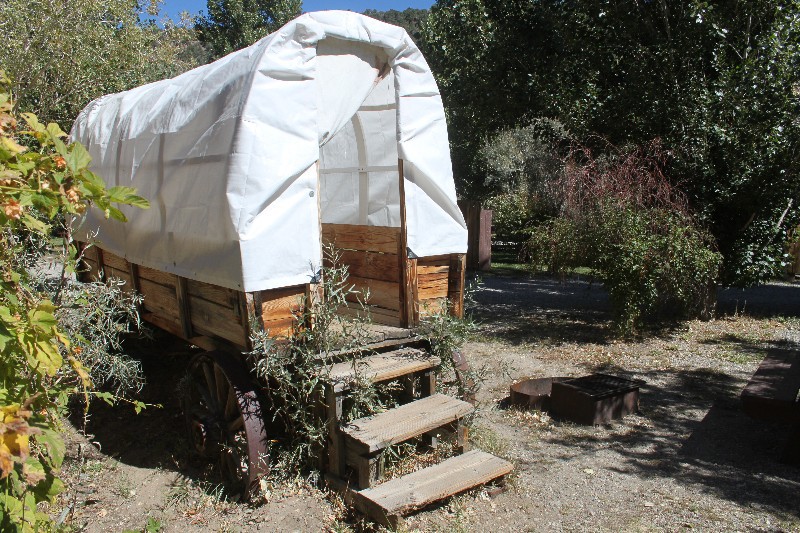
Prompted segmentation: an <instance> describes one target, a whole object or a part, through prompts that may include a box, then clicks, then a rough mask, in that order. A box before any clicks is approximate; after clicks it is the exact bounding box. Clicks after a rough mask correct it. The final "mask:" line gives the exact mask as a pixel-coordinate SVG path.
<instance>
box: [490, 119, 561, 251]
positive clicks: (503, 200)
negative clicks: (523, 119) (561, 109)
mask: <svg viewBox="0 0 800 533" xmlns="http://www.w3.org/2000/svg"><path fill="white" fill-rule="evenodd" d="M568 139H569V133H568V132H567V131H566V130H565V129H564V127H563V126H562V125H561V123H559V122H558V121H555V120H551V119H546V118H537V119H534V120H532V121H531V122H530V123H529V124H528V125H526V126H521V127H518V128H512V129H507V130H502V131H500V132H498V133H497V134H495V135H494V136H493V137H491V138H490V139H489V140H488V141H487V142H486V143H485V144H484V146H483V148H482V149H481V152H480V156H481V159H482V161H483V163H484V165H485V168H486V185H487V186H489V187H491V188H493V189H495V190H496V191H498V192H496V193H495V194H494V195H492V196H490V197H489V198H488V200H487V201H486V207H487V208H488V209H491V210H492V211H493V213H492V227H493V231H494V235H493V240H495V241H500V242H503V243H513V244H514V245H516V246H517V247H519V245H521V244H522V243H523V242H525V241H526V240H527V239H528V237H529V236H530V228H531V226H532V225H533V224H535V223H538V222H541V221H542V220H545V219H547V218H549V217H551V216H553V215H554V214H556V212H557V210H558V204H557V196H556V194H555V191H553V188H552V185H553V183H554V181H555V180H556V179H557V178H558V177H559V176H560V175H561V173H562V172H563V167H564V163H563V160H562V157H561V155H560V154H559V151H560V150H562V149H563V148H562V147H563V145H565V144H566V141H567V140H568Z"/></svg>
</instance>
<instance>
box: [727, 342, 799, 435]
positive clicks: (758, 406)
mask: <svg viewBox="0 0 800 533" xmlns="http://www.w3.org/2000/svg"><path fill="white" fill-rule="evenodd" d="M799 391H800V354H798V353H797V352H795V351H792V350H778V349H773V350H771V351H770V352H769V353H768V355H767V356H766V357H765V358H764V360H763V361H762V362H761V364H760V365H759V366H758V369H757V370H756V371H755V373H753V376H752V377H751V378H750V381H749V382H748V383H747V386H745V388H744V390H743V391H742V394H741V398H742V406H743V407H744V411H745V412H746V413H747V414H748V415H750V416H751V417H753V418H756V419H763V420H773V421H778V422H797V421H800V403H798V401H797V397H798V392H799Z"/></svg>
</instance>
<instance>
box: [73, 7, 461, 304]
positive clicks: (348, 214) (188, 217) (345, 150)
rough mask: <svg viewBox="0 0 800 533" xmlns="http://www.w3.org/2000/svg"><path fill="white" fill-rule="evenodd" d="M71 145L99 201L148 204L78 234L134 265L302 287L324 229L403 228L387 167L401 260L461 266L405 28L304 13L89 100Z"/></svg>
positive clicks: (432, 124)
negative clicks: (199, 60)
mask: <svg viewBox="0 0 800 533" xmlns="http://www.w3.org/2000/svg"><path fill="white" fill-rule="evenodd" d="M72 137H73V139H74V140H77V141H80V142H81V143H83V144H84V145H86V146H87V148H88V149H89V152H90V154H91V155H92V158H93V162H92V168H93V170H94V171H95V172H97V173H98V174H99V175H100V176H102V177H103V178H104V179H105V181H106V183H107V184H108V185H109V186H112V185H127V186H132V187H135V188H137V189H138V193H139V194H140V195H142V196H144V197H145V198H148V199H149V200H150V202H151V205H152V207H151V208H150V209H149V210H144V211H142V210H138V209H134V208H124V209H123V211H124V212H125V214H126V216H127V217H128V218H129V221H128V222H127V223H125V224H122V223H118V222H115V221H107V220H103V219H102V217H101V216H98V215H96V214H94V215H91V216H89V218H88V219H87V221H86V223H85V225H84V226H83V227H82V231H83V232H84V235H85V237H86V238H90V236H92V235H94V234H95V233H96V236H95V237H94V238H93V240H95V241H97V242H98V243H100V244H101V246H102V247H103V248H105V249H107V250H109V251H111V252H113V253H115V254H117V255H121V256H124V257H125V258H126V259H128V260H129V261H131V262H134V263H137V264H140V265H145V266H149V267H151V268H156V269H159V270H163V271H167V272H171V273H174V274H177V275H179V276H184V277H188V278H191V279H196V280H200V281H205V282H209V283H214V284H216V285H221V286H224V287H228V288H232V289H238V290H244V291H248V292H249V291H258V290H266V289H272V288H277V287H284V286H291V285H299V284H303V283H308V282H309V280H310V278H311V277H312V276H313V275H314V274H315V271H316V269H317V268H318V267H319V265H320V264H321V257H320V223H321V222H322V223H326V222H330V223H339V224H361V225H367V226H370V225H371V226H394V227H398V226H400V214H399V213H400V198H399V181H398V172H397V161H398V158H400V159H402V160H403V174H404V182H403V183H404V190H405V209H406V225H407V236H408V237H407V239H408V240H407V243H408V250H409V254H413V255H416V256H417V257H423V256H432V255H440V254H450V253H465V252H466V248H467V235H466V226H465V223H464V219H463V217H462V216H461V213H460V211H459V209H458V207H457V205H456V194H455V188H454V184H453V176H452V168H451V163H450V155H449V147H448V139H447V129H446V124H445V117H444V109H443V107H442V102H441V97H440V95H439V91H438V88H437V86H436V83H435V81H434V78H433V76H432V74H431V72H430V69H429V68H428V65H427V63H426V62H425V60H424V58H423V57H422V55H421V53H420V51H419V50H418V49H417V47H416V46H415V45H414V43H413V42H412V41H411V39H410V38H409V37H408V35H407V34H406V32H405V31H404V30H403V29H401V28H398V27H395V26H391V25H388V24H385V23H382V22H379V21H376V20H373V19H370V18H368V17H365V16H363V15H358V14H355V13H350V12H343V11H326V12H317V13H308V14H305V15H303V16H301V17H299V18H297V19H295V20H294V21H292V22H290V23H289V24H287V25H286V26H284V27H283V28H281V29H280V30H278V31H277V32H275V33H273V34H271V35H269V36H267V37H265V38H264V39H262V40H260V41H258V42H257V43H255V44H254V45H252V46H250V47H248V48H245V49H243V50H239V51H237V52H234V53H232V54H230V55H228V56H226V57H224V58H222V59H220V60H218V61H216V62H214V63H211V64H208V65H205V66H202V67H199V68H196V69H194V70H191V71H189V72H186V73H184V74H182V75H180V76H177V77H175V78H172V79H169V80H163V81H159V82H156V83H152V84H149V85H145V86H142V87H138V88H136V89H133V90H130V91H126V92H123V93H118V94H113V95H108V96H104V97H102V98H99V99H98V100H95V101H94V102H92V103H91V104H89V105H88V106H87V107H86V109H84V110H83V111H82V112H81V114H80V115H79V116H78V119H77V120H76V122H75V125H74V127H73V129H72ZM98 229H99V232H98Z"/></svg>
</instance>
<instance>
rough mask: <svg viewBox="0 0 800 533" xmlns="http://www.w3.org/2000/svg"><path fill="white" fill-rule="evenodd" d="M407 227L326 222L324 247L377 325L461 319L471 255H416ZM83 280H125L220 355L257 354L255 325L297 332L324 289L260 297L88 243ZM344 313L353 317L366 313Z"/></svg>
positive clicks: (145, 313) (148, 313)
mask: <svg viewBox="0 0 800 533" xmlns="http://www.w3.org/2000/svg"><path fill="white" fill-rule="evenodd" d="M402 229H403V228H402V227H401V228H379V227H370V226H357V225H341V224H325V225H323V228H322V235H323V243H330V244H331V245H333V246H334V247H335V249H336V250H338V251H339V254H340V261H341V264H343V265H346V266H347V267H348V272H349V278H348V285H352V286H353V287H354V288H355V290H356V291H359V292H361V293H362V294H368V299H367V301H366V302H365V303H366V304H367V305H366V309H367V310H368V311H369V316H370V318H371V320H372V322H374V323H376V324H385V325H388V326H394V327H403V328H413V327H415V326H417V325H419V321H420V319H421V318H423V317H424V316H425V315H426V314H429V313H433V312H440V310H442V309H449V310H450V311H451V312H452V313H454V314H456V315H458V316H461V315H462V313H463V301H464V274H465V271H464V254H449V255H440V256H432V257H421V258H409V257H408V256H407V254H406V253H405V250H406V248H405V247H404V246H403V241H404V239H403V238H402ZM82 258H83V259H82V260H83V265H82V268H80V272H81V273H80V276H81V280H82V281H102V280H106V279H110V278H117V279H120V280H122V281H124V282H125V285H124V286H123V290H134V291H136V292H138V293H139V294H141V295H142V296H143V297H144V300H143V302H142V304H141V311H142V318H143V319H144V320H145V321H146V322H149V323H151V324H153V325H154V326H157V327H159V328H161V329H164V330H166V331H168V332H170V333H172V334H174V335H177V336H178V337H181V338H183V339H184V340H186V341H188V342H190V343H192V344H194V345H196V346H200V347H201V348H204V349H206V350H215V349H221V348H232V349H234V350H238V351H249V350H250V349H251V348H252V347H251V343H250V338H251V337H252V335H253V333H254V332H253V331H252V329H251V328H253V327H256V328H258V329H260V330H262V331H268V332H269V333H270V335H274V336H276V337H286V336H289V335H291V333H292V328H293V327H294V325H295V323H296V320H297V316H298V315H299V314H302V313H303V311H304V310H303V309H301V306H302V305H303V302H308V301H312V298H311V293H312V292H313V291H314V290H316V289H315V287H316V285H315V284H313V283H311V282H309V283H306V284H303V285H295V286H290V287H281V288H278V289H269V290H263V291H255V292H243V291H237V290H234V289H228V288H225V287H221V286H218V285H214V284H211V283H206V282H202V281H197V280H192V279H187V278H185V277H181V276H178V275H176V274H171V273H169V272H163V271H160V270H155V269H152V268H148V267H146V266H142V265H137V264H136V263H132V262H130V261H128V260H126V259H125V258H123V257H120V256H118V255H116V254H114V253H112V252H109V251H106V250H103V249H102V248H101V247H99V246H88V247H87V246H85V245H84V246H82ZM353 303H354V304H356V306H355V308H354V309H349V308H342V309H341V310H340V311H341V312H342V313H345V314H352V313H357V312H361V313H362V314H363V311H362V310H361V307H360V304H358V303H357V302H355V301H354V302H353Z"/></svg>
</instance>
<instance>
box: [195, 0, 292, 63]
mask: <svg viewBox="0 0 800 533" xmlns="http://www.w3.org/2000/svg"><path fill="white" fill-rule="evenodd" d="M207 6H208V15H201V16H200V18H199V19H198V21H197V24H196V26H195V30H196V31H197V38H198V39H199V40H200V42H201V43H202V44H203V46H205V48H206V49H207V50H208V52H209V53H210V54H211V58H212V59H218V58H220V57H222V56H225V55H228V54H230V53H231V52H234V51H236V50H239V49H240V48H244V47H246V46H250V45H251V44H253V43H254V42H256V41H258V40H259V39H261V38H262V37H264V36H266V35H268V34H270V33H272V32H274V31H275V30H277V29H278V28H280V27H281V26H283V25H284V24H286V23H287V22H289V21H290V20H292V19H294V18H295V17H298V16H299V15H300V13H301V10H302V7H303V2H302V0H208V2H207Z"/></svg>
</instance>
